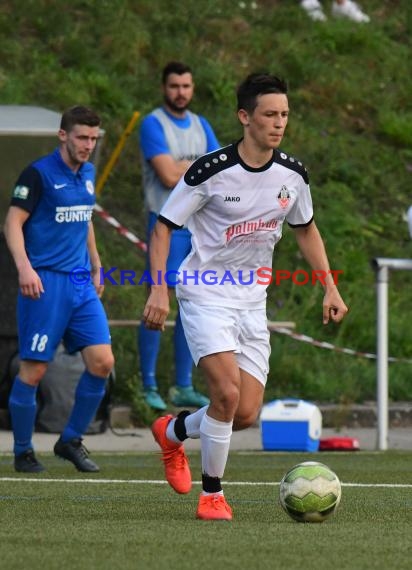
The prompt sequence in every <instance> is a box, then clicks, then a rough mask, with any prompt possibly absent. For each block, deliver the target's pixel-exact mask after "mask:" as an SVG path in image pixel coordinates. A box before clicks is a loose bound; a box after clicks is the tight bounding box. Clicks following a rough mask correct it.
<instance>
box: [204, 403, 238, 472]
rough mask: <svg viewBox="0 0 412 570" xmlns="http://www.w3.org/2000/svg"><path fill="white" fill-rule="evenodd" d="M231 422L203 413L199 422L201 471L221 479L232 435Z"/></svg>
mask: <svg viewBox="0 0 412 570" xmlns="http://www.w3.org/2000/svg"><path fill="white" fill-rule="evenodd" d="M232 426H233V421H231V422H221V421H219V420H215V419H214V418H211V417H210V416H208V415H207V414H204V416H203V419H202V421H201V424H200V442H201V452H202V473H203V474H204V475H208V476H209V477H218V478H219V479H221V478H222V477H223V474H224V472H225V467H226V462H227V457H228V454H229V448H230V438H231V436H232Z"/></svg>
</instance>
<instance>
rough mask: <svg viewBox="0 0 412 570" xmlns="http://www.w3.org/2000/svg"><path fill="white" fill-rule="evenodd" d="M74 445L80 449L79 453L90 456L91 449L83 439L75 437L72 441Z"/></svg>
mask: <svg viewBox="0 0 412 570" xmlns="http://www.w3.org/2000/svg"><path fill="white" fill-rule="evenodd" d="M72 445H73V447H76V448H77V449H78V451H79V453H80V454H81V455H82V456H83V457H84V458H85V459H87V458H88V457H89V453H90V452H89V450H88V449H87V448H86V446H85V445H83V443H82V440H81V439H74V440H73V441H72Z"/></svg>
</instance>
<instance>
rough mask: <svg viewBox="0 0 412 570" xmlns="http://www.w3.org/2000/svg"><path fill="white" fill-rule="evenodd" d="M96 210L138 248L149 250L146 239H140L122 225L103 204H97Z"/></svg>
mask: <svg viewBox="0 0 412 570" xmlns="http://www.w3.org/2000/svg"><path fill="white" fill-rule="evenodd" d="M94 210H95V211H96V213H97V214H98V215H99V216H100V217H101V218H102V219H103V220H105V221H106V222H107V223H108V224H110V225H111V226H112V227H113V228H115V230H116V231H117V233H118V234H120V235H121V236H123V237H125V238H126V239H128V240H129V241H131V242H132V243H133V244H134V245H135V246H136V247H137V248H139V249H141V250H142V251H144V252H146V251H147V244H146V243H145V242H144V241H142V240H141V239H139V238H138V237H137V236H136V235H134V234H133V233H132V232H131V231H129V230H128V229H127V228H125V227H124V226H122V225H121V223H120V222H118V221H117V220H116V218H113V216H111V215H110V214H109V213H108V212H106V210H103V208H102V207H101V206H99V205H98V204H95V205H94Z"/></svg>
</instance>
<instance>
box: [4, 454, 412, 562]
mask: <svg viewBox="0 0 412 570" xmlns="http://www.w3.org/2000/svg"><path fill="white" fill-rule="evenodd" d="M189 457H190V462H191V466H192V471H193V477H194V480H195V484H194V487H193V490H192V492H191V493H190V494H188V495H185V496H179V495H177V494H175V493H174V492H173V491H172V490H171V489H170V488H169V487H168V485H167V484H165V482H164V480H163V471H162V467H161V465H160V461H159V457H158V455H157V454H156V453H139V454H126V455H125V454H110V455H108V454H106V455H93V459H96V461H97V462H98V463H99V464H100V466H101V472H100V473H98V474H93V475H89V474H83V473H77V472H76V471H74V470H73V468H72V466H71V465H70V464H68V463H65V462H61V461H59V460H58V459H56V458H54V457H52V456H51V455H46V454H45V455H43V456H42V455H40V458H41V460H42V461H43V463H44V464H45V465H46V466H47V468H48V470H47V472H46V473H42V474H40V475H35V476H23V475H21V474H17V473H15V472H14V470H13V468H12V457H11V456H10V455H9V456H3V457H2V458H1V459H0V521H1V524H0V567H1V568H5V569H6V568H7V569H8V570H14V569H16V570H20V569H23V568H31V569H42V570H43V569H44V570H53V569H56V570H66V569H67V570H69V569H70V570H76V569H87V570H90V569H91V570H94V569H96V570H97V569H99V570H105V569H110V570H117V569H121V570H122V569H124V570H128V569H136V570H146V569H147V570H149V569H150V570H163V569H165V570H166V569H167V570H175V569H176V570H185V569H190V570H193V569H198V568H205V569H208V568H210V569H213V570H220V569H221V570H230V569H237V570H239V569H240V570H243V569H245V570H246V569H247V570H266V569H267V570H269V569H271V570H272V569H275V570H276V569H282V570H283V569H285V570H294V569H296V570H298V569H299V570H302V569H308V570H312V569H316V570H324V569H325V570H326V569H328V570H330V569H333V570H346V569H348V570H349V569H350V570H358V569H359V570H368V569H369V568H370V569H372V568H373V569H375V568H385V570H390V569H392V568H393V569H395V568H396V569H397V570H402V569H405V570H406V569H409V568H410V567H411V559H412V540H411V528H412V474H411V473H412V471H411V463H412V454H411V453H407V452H400V451H396V452H375V453H373V452H356V453H339V452H338V453H318V454H298V453H264V452H261V453H246V452H245V453H240V452H239V453H231V454H230V457H229V462H228V467H227V471H226V474H225V482H226V484H225V487H224V489H225V495H226V497H227V499H228V501H229V503H230V504H231V505H232V507H233V510H234V520H233V521H232V522H231V523H227V522H209V521H197V520H196V519H195V517H194V513H195V509H196V504H197V498H198V494H199V491H200V485H199V479H200V477H199V471H200V458H199V454H198V453H192V454H190V456H189ZM309 459H310V460H314V461H321V462H322V463H326V464H327V465H329V466H330V467H331V468H332V469H333V470H334V471H335V472H336V473H337V475H338V476H339V478H340V480H341V482H342V501H341V504H340V506H339V509H338V511H337V513H336V515H335V516H334V517H333V518H332V519H330V520H328V521H326V522H324V523H322V524H309V523H307V524H302V523H297V522H294V521H293V520H292V519H290V518H289V517H288V516H287V515H286V514H285V513H284V512H283V511H282V509H281V507H280V506H279V504H278V491H279V486H278V483H279V481H280V479H281V477H282V476H283V474H284V473H285V472H286V471H287V470H288V469H289V468H290V467H292V466H293V465H295V464H296V463H299V462H301V461H307V460H309Z"/></svg>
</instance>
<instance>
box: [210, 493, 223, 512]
mask: <svg viewBox="0 0 412 570" xmlns="http://www.w3.org/2000/svg"><path fill="white" fill-rule="evenodd" d="M212 501H213V507H214V508H215V509H216V510H218V511H225V510H226V502H225V499H224V498H223V497H222V495H215V496H214V497H212Z"/></svg>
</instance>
